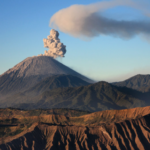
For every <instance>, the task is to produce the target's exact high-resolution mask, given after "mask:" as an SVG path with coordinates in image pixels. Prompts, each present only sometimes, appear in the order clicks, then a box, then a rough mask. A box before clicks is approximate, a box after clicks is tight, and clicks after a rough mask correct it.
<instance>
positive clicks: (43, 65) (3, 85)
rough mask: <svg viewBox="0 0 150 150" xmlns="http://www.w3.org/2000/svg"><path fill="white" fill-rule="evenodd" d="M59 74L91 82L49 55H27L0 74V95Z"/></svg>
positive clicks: (25, 87) (17, 90)
mask: <svg viewBox="0 0 150 150" xmlns="http://www.w3.org/2000/svg"><path fill="white" fill-rule="evenodd" d="M60 74H64V75H73V76H76V77H78V78H81V79H82V80H84V81H87V82H88V81H89V82H92V80H90V79H88V78H86V77H85V76H83V75H81V74H79V73H77V72H76V71H74V70H72V69H70V68H69V67H67V66H65V65H63V64H61V63H60V62H58V61H57V60H54V59H53V58H51V57H48V56H38V57H28V58H26V59H25V60H23V61H22V62H20V63H19V64H17V65H16V66H14V67H13V68H11V69H9V70H8V71H6V72H5V73H4V74H2V75H1V76H0V94H1V97H2V96H6V95H8V94H14V93H15V92H19V91H24V90H27V89H29V88H30V87H32V86H34V85H35V84H37V83H38V82H39V81H41V80H42V79H44V78H46V77H49V76H53V75H60Z"/></svg>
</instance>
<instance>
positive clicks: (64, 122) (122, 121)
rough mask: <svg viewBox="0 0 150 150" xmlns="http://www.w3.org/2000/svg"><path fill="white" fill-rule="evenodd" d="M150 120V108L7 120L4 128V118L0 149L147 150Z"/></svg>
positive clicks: (149, 144) (149, 145) (19, 117)
mask: <svg viewBox="0 0 150 150" xmlns="http://www.w3.org/2000/svg"><path fill="white" fill-rule="evenodd" d="M97 113H98V114H99V115H98V116H97ZM121 116H122V117H121ZM97 117H99V118H100V117H101V119H99V118H97ZM149 118H150V107H145V108H134V109H128V110H117V111H116V110H110V111H102V112H96V113H92V114H88V115H83V116H79V117H65V116H62V115H41V116H39V117H37V116H28V117H26V116H22V117H21V116H18V118H11V116H9V119H7V120H10V122H9V123H7V126H6V123H5V122H6V118H1V126H2V125H3V127H1V132H0V149H1V150H18V149H22V150H26V149H31V150H44V149H47V150H55V149H61V150H92V149H94V150H130V149H133V150H149V147H150V140H149V137H150V119H149ZM12 119H13V123H12ZM3 121H5V122H3ZM28 123H30V125H28ZM13 125H14V126H13ZM15 125H16V126H15ZM2 131H4V132H2ZM15 131H17V132H15Z"/></svg>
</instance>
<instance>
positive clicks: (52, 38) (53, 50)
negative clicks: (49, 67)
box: [39, 29, 66, 58]
mask: <svg viewBox="0 0 150 150" xmlns="http://www.w3.org/2000/svg"><path fill="white" fill-rule="evenodd" d="M58 36H59V33H58V31H56V30H54V29H52V30H51V31H50V35H48V36H47V39H43V42H44V47H46V48H49V50H47V51H46V50H45V52H44V54H40V55H39V56H50V57H53V58H57V57H64V54H65V53H66V46H65V45H64V44H63V43H61V42H60V39H59V38H58Z"/></svg>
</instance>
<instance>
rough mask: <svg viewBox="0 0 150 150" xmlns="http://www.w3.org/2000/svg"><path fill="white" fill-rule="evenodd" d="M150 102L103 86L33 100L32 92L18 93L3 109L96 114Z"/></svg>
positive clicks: (58, 91) (45, 94) (137, 94)
mask: <svg viewBox="0 0 150 150" xmlns="http://www.w3.org/2000/svg"><path fill="white" fill-rule="evenodd" d="M149 99H150V94H149V93H141V92H138V91H136V90H133V89H129V88H126V87H116V86H114V85H112V84H109V83H107V82H99V83H95V84H91V85H88V86H81V87H69V88H57V89H52V90H49V91H45V92H43V93H42V94H40V95H37V96H31V95H30V94H28V92H25V93H18V94H16V95H13V96H11V97H9V98H7V99H5V100H4V101H1V107H10V106H11V107H16V108H23V109H35V108H43V109H45V108H46V109H51V108H71V109H80V110H88V111H91V112H92V111H100V110H110V109H123V108H133V107H141V106H147V105H148V104H150V102H149Z"/></svg>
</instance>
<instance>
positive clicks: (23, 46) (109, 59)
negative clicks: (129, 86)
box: [0, 0, 150, 82]
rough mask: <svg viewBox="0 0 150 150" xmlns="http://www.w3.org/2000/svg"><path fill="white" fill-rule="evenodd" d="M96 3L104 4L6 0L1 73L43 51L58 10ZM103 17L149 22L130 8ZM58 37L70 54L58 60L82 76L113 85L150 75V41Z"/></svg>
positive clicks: (0, 19)
mask: <svg viewBox="0 0 150 150" xmlns="http://www.w3.org/2000/svg"><path fill="white" fill-rule="evenodd" d="M144 1H145V0H144ZM93 2H94V3H95V2H99V1H98V0H97V1H96V0H95V1H93V0H86V1H85V0H82V1H81V0H80V1H79V0H76V1H75V3H74V1H69V0H63V1H61V0H57V1H50V0H43V1H42V0H5V1H2V0H1V1H0V53H1V54H0V74H2V73H4V72H5V71H6V70H8V69H9V68H12V67H13V66H14V65H16V64H17V63H19V62H20V61H22V60H23V59H25V58H27V57H31V56H34V55H38V54H41V53H44V50H45V48H44V47H43V46H44V45H43V38H46V37H47V36H48V35H49V32H50V30H51V28H50V27H49V21H50V18H51V17H52V16H53V15H54V14H55V13H56V12H57V11H59V10H61V9H63V8H67V7H69V6H71V5H73V4H83V5H87V4H91V3H93ZM145 2H148V1H145ZM103 16H107V17H108V18H113V19H117V20H121V19H125V20H132V19H137V18H138V19H147V20H149V18H148V17H145V16H144V15H142V14H141V13H140V12H139V11H138V10H135V9H132V8H127V7H116V8H112V9H110V10H107V11H105V12H104V13H103ZM59 33H60V36H59V38H60V40H61V42H63V43H64V45H66V49H67V53H66V55H65V57H64V58H62V59H58V61H60V62H62V63H63V64H65V65H67V66H69V67H71V68H72V69H74V70H76V71H78V72H80V73H81V74H83V75H86V76H88V77H90V78H92V79H95V80H105V81H109V82H112V81H119V80H124V79H127V78H128V77H131V76H133V75H136V74H139V73H140V74H150V59H149V56H150V41H148V40H146V39H144V38H142V37H140V36H135V37H134V38H131V39H121V38H117V37H113V36H109V35H107V36H106V35H105V36H104V35H100V36H97V37H93V38H91V39H86V40H85V39H84V40H83V39H81V38H75V37H73V36H71V35H68V34H66V33H63V32H61V31H59Z"/></svg>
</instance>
